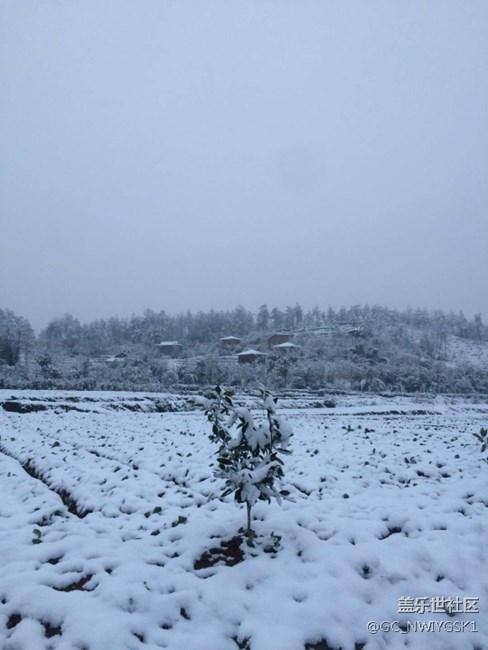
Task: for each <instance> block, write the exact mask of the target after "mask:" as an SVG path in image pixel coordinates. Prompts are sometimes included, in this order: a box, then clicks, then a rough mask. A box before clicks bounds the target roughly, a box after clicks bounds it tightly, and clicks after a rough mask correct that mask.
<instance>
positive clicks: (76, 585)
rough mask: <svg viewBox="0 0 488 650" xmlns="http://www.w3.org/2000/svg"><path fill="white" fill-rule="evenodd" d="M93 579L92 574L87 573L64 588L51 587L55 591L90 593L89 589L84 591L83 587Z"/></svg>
mask: <svg viewBox="0 0 488 650" xmlns="http://www.w3.org/2000/svg"><path fill="white" fill-rule="evenodd" d="M92 578H93V573H89V574H88V575H86V576H82V577H81V578H80V579H79V580H78V581H77V582H72V583H71V584H69V585H67V586H66V587H53V589H55V590H56V591H65V592H69V591H90V590H89V589H84V587H85V585H86V584H87V583H88V582H90V580H91V579H92Z"/></svg>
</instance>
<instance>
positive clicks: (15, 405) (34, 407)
mask: <svg viewBox="0 0 488 650" xmlns="http://www.w3.org/2000/svg"><path fill="white" fill-rule="evenodd" d="M2 406H3V410H4V411H8V412H9V413H34V412H35V411H47V409H48V407H47V406H46V405H45V404H31V403H27V404H26V403H23V402H14V401H8V402H2Z"/></svg>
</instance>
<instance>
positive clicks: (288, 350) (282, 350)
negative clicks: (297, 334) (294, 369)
mask: <svg viewBox="0 0 488 650" xmlns="http://www.w3.org/2000/svg"><path fill="white" fill-rule="evenodd" d="M273 350H274V351H275V352H277V353H278V354H281V355H283V356H287V357H288V356H291V355H293V354H294V353H295V352H296V350H297V346H296V345H295V344H294V343H290V341H287V342H286V343H278V345H273Z"/></svg>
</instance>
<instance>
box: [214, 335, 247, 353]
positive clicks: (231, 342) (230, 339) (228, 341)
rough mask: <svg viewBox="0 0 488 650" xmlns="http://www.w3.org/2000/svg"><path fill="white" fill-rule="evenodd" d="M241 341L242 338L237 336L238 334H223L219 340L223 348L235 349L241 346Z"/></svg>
mask: <svg viewBox="0 0 488 650" xmlns="http://www.w3.org/2000/svg"><path fill="white" fill-rule="evenodd" d="M241 343H242V341H241V339H239V338H237V336H223V337H222V338H221V339H220V340H219V347H220V348H222V349H223V350H233V349H234V348H237V347H239V346H240V345H241Z"/></svg>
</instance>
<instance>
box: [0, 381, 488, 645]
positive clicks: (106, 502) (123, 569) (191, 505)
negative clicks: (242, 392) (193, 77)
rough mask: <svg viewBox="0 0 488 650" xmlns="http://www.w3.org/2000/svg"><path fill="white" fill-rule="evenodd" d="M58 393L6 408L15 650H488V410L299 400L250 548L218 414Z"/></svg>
mask: <svg viewBox="0 0 488 650" xmlns="http://www.w3.org/2000/svg"><path fill="white" fill-rule="evenodd" d="M18 393H19V392H18ZM53 395H55V396H56V395H57V402H56V404H55V405H54V406H53V407H49V408H45V409H44V407H43V409H39V410H36V411H33V412H21V413H19V412H15V410H11V409H10V410H0V558H1V562H0V648H1V649H2V650H50V649H52V650H156V649H158V648H169V649H170V650H238V649H239V648H240V649H241V650H242V649H247V650H305V649H306V650H361V649H365V650H380V649H383V648H388V649H392V650H393V649H396V648H408V649H412V650H424V649H427V648H428V649H429V650H488V464H487V463H485V462H483V460H482V457H481V453H480V449H479V444H478V443H477V441H476V440H475V438H474V436H473V435H472V434H473V433H475V432H479V430H480V428H481V427H487V426H488V405H487V404H486V403H479V404H474V403H468V402H463V401H461V400H452V401H450V402H449V401H447V400H439V399H437V400H430V401H428V400H423V401H421V402H420V401H418V402H416V401H415V400H414V399H407V398H395V399H383V398H377V399H375V398H371V399H369V400H368V399H366V398H364V399H359V398H358V399H357V400H356V401H355V398H353V397H347V398H346V397H344V398H342V399H339V400H338V404H337V408H335V409H325V408H324V409H311V408H289V409H286V410H284V414H285V416H286V417H287V418H288V419H289V421H290V422H291V424H292V426H293V429H294V437H293V438H292V442H291V448H292V450H293V454H292V455H291V456H289V457H286V459H285V481H284V484H283V487H285V488H287V489H289V490H290V497H289V499H288V500H285V501H284V502H283V504H282V505H281V506H279V505H278V504H276V503H272V504H271V505H267V504H259V505H257V506H256V507H255V522H254V528H255V531H256V533H257V539H256V543H255V547H254V548H249V547H247V546H246V545H245V543H242V544H241V545H240V546H239V542H240V540H239V539H238V538H237V535H238V534H239V529H240V528H241V527H242V526H243V525H244V523H245V512H244V509H243V508H242V507H239V506H238V505H237V504H235V503H234V501H233V500H232V498H231V497H227V498H226V499H221V498H220V493H221V491H222V482H221V481H220V480H217V479H215V478H214V477H213V474H212V467H211V463H212V462H213V454H214V452H215V449H214V447H213V445H212V444H211V443H210V442H209V440H208V437H207V436H208V433H209V425H208V423H207V422H206V420H205V417H204V415H203V414H202V413H201V412H199V411H182V410H180V411H179V412H159V413H158V412H148V411H150V410H151V408H150V407H149V406H147V408H146V406H144V405H147V404H149V402H147V400H146V401H145V399H146V398H144V396H142V397H141V396H139V397H137V402H136V403H139V404H142V407H141V408H139V407H138V408H137V409H134V408H133V407H132V406H131V404H133V401H131V400H132V397H131V395H130V394H129V393H126V394H124V396H123V398H120V399H121V400H122V402H121V403H122V407H121V408H120V409H118V410H117V409H116V408H111V404H112V402H113V400H112V402H111V400H110V399H109V398H108V397H107V395H106V394H103V393H100V394H96V393H92V394H90V396H89V401H87V400H86V399H85V398H84V399H83V400H82V401H81V403H80V402H79V401H78V399H76V400H75V401H73V399H74V398H72V397H70V395H69V394H68V393H58V394H56V393H54V394H53ZM0 397H3V399H4V400H5V399H7V398H10V397H11V396H10V394H8V395H7V394H6V393H5V391H2V395H1V396H0ZM19 397H21V401H22V403H23V404H27V405H28V404H29V403H35V404H45V403H47V404H48V406H49V399H51V398H50V396H49V394H48V393H45V392H44V393H39V394H37V395H36V394H35V393H33V392H31V393H23V394H22V395H20V396H19ZM113 399H115V398H113ZM70 400H71V401H70ZM73 403H74V404H75V405H76V410H74V409H72V405H73ZM184 403H185V400H184V398H183V397H181V398H175V397H172V398H171V399H170V398H168V397H167V396H166V397H165V401H164V409H166V408H169V407H168V404H176V405H177V407H178V409H181V408H182V404H183V406H184ZM63 404H64V405H68V406H69V408H68V407H67V408H64V407H63ZM60 405H61V406H60ZM70 405H71V406H70ZM289 405H290V406H297V404H296V400H295V401H294V402H290V403H289ZM28 410H29V409H26V411H28ZM162 410H163V408H162ZM370 622H372V623H373V625H370V627H371V628H372V629H371V630H368V623H370ZM389 626H391V627H392V629H391V630H388V627H389ZM422 626H423V627H424V629H423V630H422V629H420V628H421V627H422ZM376 627H380V628H382V629H379V630H376Z"/></svg>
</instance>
